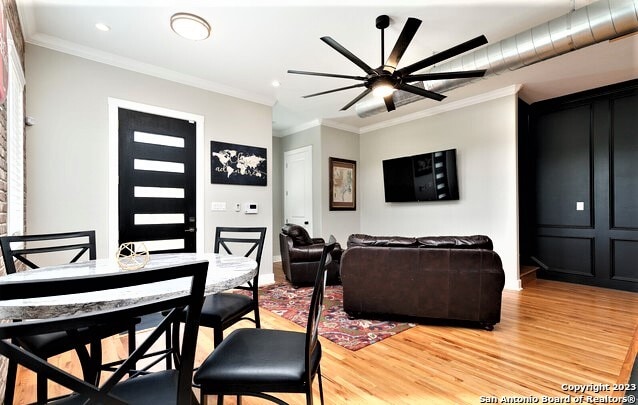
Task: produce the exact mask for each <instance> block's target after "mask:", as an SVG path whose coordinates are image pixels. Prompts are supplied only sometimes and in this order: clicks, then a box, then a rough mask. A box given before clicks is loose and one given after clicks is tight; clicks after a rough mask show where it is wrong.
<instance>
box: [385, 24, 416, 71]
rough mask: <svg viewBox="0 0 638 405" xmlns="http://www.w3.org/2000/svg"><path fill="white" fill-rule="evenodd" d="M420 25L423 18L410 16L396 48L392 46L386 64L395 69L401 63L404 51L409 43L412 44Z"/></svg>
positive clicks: (395, 45)
mask: <svg viewBox="0 0 638 405" xmlns="http://www.w3.org/2000/svg"><path fill="white" fill-rule="evenodd" d="M420 25H421V20H419V19H418V18H413V17H410V18H408V21H407V22H406V23H405V25H404V26H403V30H402V31H401V34H400V35H399V39H397V42H396V43H395V44H394V48H392V52H391V53H390V56H388V59H387V60H386V62H385V66H390V67H392V68H393V69H396V68H397V66H398V65H399V61H400V60H401V57H402V56H403V53H404V52H405V50H406V49H408V45H410V42H412V38H414V35H415V34H416V32H417V30H418V29H419V26H420ZM385 66H384V67H385Z"/></svg>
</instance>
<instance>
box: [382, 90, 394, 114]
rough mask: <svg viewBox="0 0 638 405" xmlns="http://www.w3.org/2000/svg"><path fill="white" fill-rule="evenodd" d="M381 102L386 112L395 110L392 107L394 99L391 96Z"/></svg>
mask: <svg viewBox="0 0 638 405" xmlns="http://www.w3.org/2000/svg"><path fill="white" fill-rule="evenodd" d="M383 102H385V108H386V109H387V110H388V112H390V111H394V110H396V109H397V108H396V107H395V105H394V97H392V94H390V95H388V96H385V97H383Z"/></svg>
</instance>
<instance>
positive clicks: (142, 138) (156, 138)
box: [133, 131, 184, 148]
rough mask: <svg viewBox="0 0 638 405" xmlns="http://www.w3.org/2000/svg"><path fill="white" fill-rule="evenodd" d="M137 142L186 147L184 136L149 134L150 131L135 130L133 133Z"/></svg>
mask: <svg viewBox="0 0 638 405" xmlns="http://www.w3.org/2000/svg"><path fill="white" fill-rule="evenodd" d="M133 140H134V141H135V142H142V143H150V144H153V145H162V146H173V147H175V148H183V147H184V138H178V137H176V136H168V135H157V134H149V133H148V132H139V131H135V132H134V133H133Z"/></svg>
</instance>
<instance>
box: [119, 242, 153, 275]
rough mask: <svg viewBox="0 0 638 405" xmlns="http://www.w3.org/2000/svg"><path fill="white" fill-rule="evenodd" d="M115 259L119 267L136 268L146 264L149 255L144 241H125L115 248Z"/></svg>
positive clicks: (125, 268)
mask: <svg viewBox="0 0 638 405" xmlns="http://www.w3.org/2000/svg"><path fill="white" fill-rule="evenodd" d="M116 259H117V264H118V265H119V266H120V268H121V269H124V270H138V269H141V268H142V267H144V266H146V263H148V261H149V259H150V255H149V253H148V249H147V248H146V245H145V244H144V243H142V242H126V243H122V244H121V245H120V247H119V248H118V249H117V254H116Z"/></svg>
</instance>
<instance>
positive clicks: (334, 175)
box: [329, 157, 357, 211]
mask: <svg viewBox="0 0 638 405" xmlns="http://www.w3.org/2000/svg"><path fill="white" fill-rule="evenodd" d="M329 187H330V211H340V210H352V211H354V210H356V209H357V162H355V161H354V160H347V159H338V158H333V157H331V158H330V186H329Z"/></svg>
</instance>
